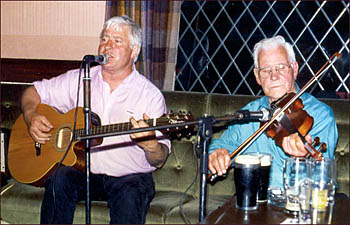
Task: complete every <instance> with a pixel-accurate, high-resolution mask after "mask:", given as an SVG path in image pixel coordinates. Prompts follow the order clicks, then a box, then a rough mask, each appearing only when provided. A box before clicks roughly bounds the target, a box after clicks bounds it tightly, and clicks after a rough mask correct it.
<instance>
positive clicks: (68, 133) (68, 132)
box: [54, 125, 73, 151]
mask: <svg viewBox="0 0 350 225" xmlns="http://www.w3.org/2000/svg"><path fill="white" fill-rule="evenodd" d="M72 136H73V134H72V129H71V127H70V126H67V125H66V126H64V125H63V126H61V127H60V128H58V129H57V130H56V133H55V138H54V145H55V148H56V150H57V151H65V150H66V149H67V147H68V145H69V142H70V140H71V139H72Z"/></svg>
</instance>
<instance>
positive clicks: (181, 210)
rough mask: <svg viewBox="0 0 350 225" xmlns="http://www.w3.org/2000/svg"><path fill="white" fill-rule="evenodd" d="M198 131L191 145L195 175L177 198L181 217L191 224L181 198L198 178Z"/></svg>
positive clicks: (183, 197)
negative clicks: (178, 198)
mask: <svg viewBox="0 0 350 225" xmlns="http://www.w3.org/2000/svg"><path fill="white" fill-rule="evenodd" d="M199 131H200V129H198V131H197V134H196V138H195V142H194V143H193V147H192V151H193V158H194V161H195V165H196V175H195V177H194V179H193V181H192V183H191V184H190V185H189V186H188V187H187V188H186V190H185V191H184V193H183V194H182V195H181V197H180V200H179V209H180V213H181V215H182V217H183V219H184V220H185V223H186V224H191V221H190V220H189V219H188V217H187V216H186V214H185V212H184V211H183V208H182V205H183V200H184V199H185V197H186V195H187V192H188V190H190V188H191V187H192V186H193V185H194V184H195V183H196V182H197V178H198V174H199V168H198V159H197V152H196V146H197V142H198V138H199Z"/></svg>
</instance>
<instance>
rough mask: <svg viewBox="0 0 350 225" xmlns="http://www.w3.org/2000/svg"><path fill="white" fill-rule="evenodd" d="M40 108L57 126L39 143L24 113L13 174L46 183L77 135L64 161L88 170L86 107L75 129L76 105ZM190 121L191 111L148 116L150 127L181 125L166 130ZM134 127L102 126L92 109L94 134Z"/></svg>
mask: <svg viewBox="0 0 350 225" xmlns="http://www.w3.org/2000/svg"><path fill="white" fill-rule="evenodd" d="M37 111H38V113H40V114H43V115H45V116H46V117H47V118H48V120H49V121H50V122H51V124H52V125H53V127H54V129H52V130H51V132H50V133H51V135H52V136H51V139H50V141H48V142H46V143H45V144H43V145H41V144H39V143H35V142H34V141H33V139H32V138H31V136H30V135H29V133H28V128H27V125H26V123H25V121H24V118H23V114H21V115H20V116H19V117H18V118H17V120H16V122H15V124H14V126H13V128H12V131H11V136H10V142H9V152H8V167H9V170H10V173H11V176H12V177H13V178H14V179H15V180H17V181H19V182H21V183H26V184H31V185H34V186H40V187H42V186H43V185H44V181H45V179H46V178H47V177H48V176H49V175H50V174H52V173H53V172H54V170H55V169H56V168H57V166H58V163H59V162H60V160H61V159H62V157H63V156H64V154H65V152H66V149H67V148H68V147H69V143H70V142H71V140H72V138H73V137H74V140H72V141H73V142H72V145H71V146H70V148H69V150H68V152H67V155H66V157H65V159H64V160H63V162H62V164H63V165H66V166H72V167H75V168H77V169H80V170H82V171H85V143H84V141H79V140H82V139H81V138H82V137H84V136H85V137H86V132H85V129H84V127H85V122H84V113H83V108H81V107H79V108H78V109H77V119H76V128H75V130H73V125H74V117H75V115H74V114H75V109H72V110H71V111H69V112H67V113H65V114H60V113H58V112H57V111H56V110H55V109H54V108H52V107H51V106H48V105H45V104H41V105H39V106H38V109H37ZM189 121H193V117H192V116H191V115H190V114H186V115H185V114H183V113H179V114H177V115H174V114H173V113H169V114H165V115H164V116H162V117H160V118H156V119H149V120H146V122H147V123H148V124H149V126H150V127H155V126H165V125H171V124H177V125H178V126H177V125H175V126H172V128H166V129H163V130H161V131H162V132H172V131H176V130H181V129H182V128H189V127H190V126H180V124H181V123H185V122H189ZM131 127H132V125H131V124H130V123H119V124H110V125H104V126H100V120H99V118H98V116H97V115H96V114H93V113H92V126H91V128H90V135H101V136H103V135H104V134H111V133H113V132H119V131H129V130H131ZM73 132H74V136H73ZM102 140H103V139H102V138H98V139H94V140H92V141H91V142H90V143H91V144H90V146H96V145H99V144H101V143H102Z"/></svg>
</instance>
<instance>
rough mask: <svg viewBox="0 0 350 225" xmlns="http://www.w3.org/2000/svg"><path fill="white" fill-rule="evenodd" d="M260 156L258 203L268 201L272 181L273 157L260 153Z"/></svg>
mask: <svg viewBox="0 0 350 225" xmlns="http://www.w3.org/2000/svg"><path fill="white" fill-rule="evenodd" d="M257 155H258V156H260V162H261V163H260V164H261V166H260V185H259V190H258V196H257V198H258V202H266V201H267V189H268V187H269V181H270V168H271V155H270V154H267V153H258V154H257Z"/></svg>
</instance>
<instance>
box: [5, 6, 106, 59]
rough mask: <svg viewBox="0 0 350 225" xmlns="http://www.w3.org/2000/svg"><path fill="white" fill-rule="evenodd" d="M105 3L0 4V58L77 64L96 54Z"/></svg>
mask: <svg viewBox="0 0 350 225" xmlns="http://www.w3.org/2000/svg"><path fill="white" fill-rule="evenodd" d="M105 7H106V1H1V57H2V58H27V59H61V60H81V59H82V57H83V56H84V55H86V54H97V47H98V43H99V35H100V31H101V29H102V25H103V22H104V18H105Z"/></svg>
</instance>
